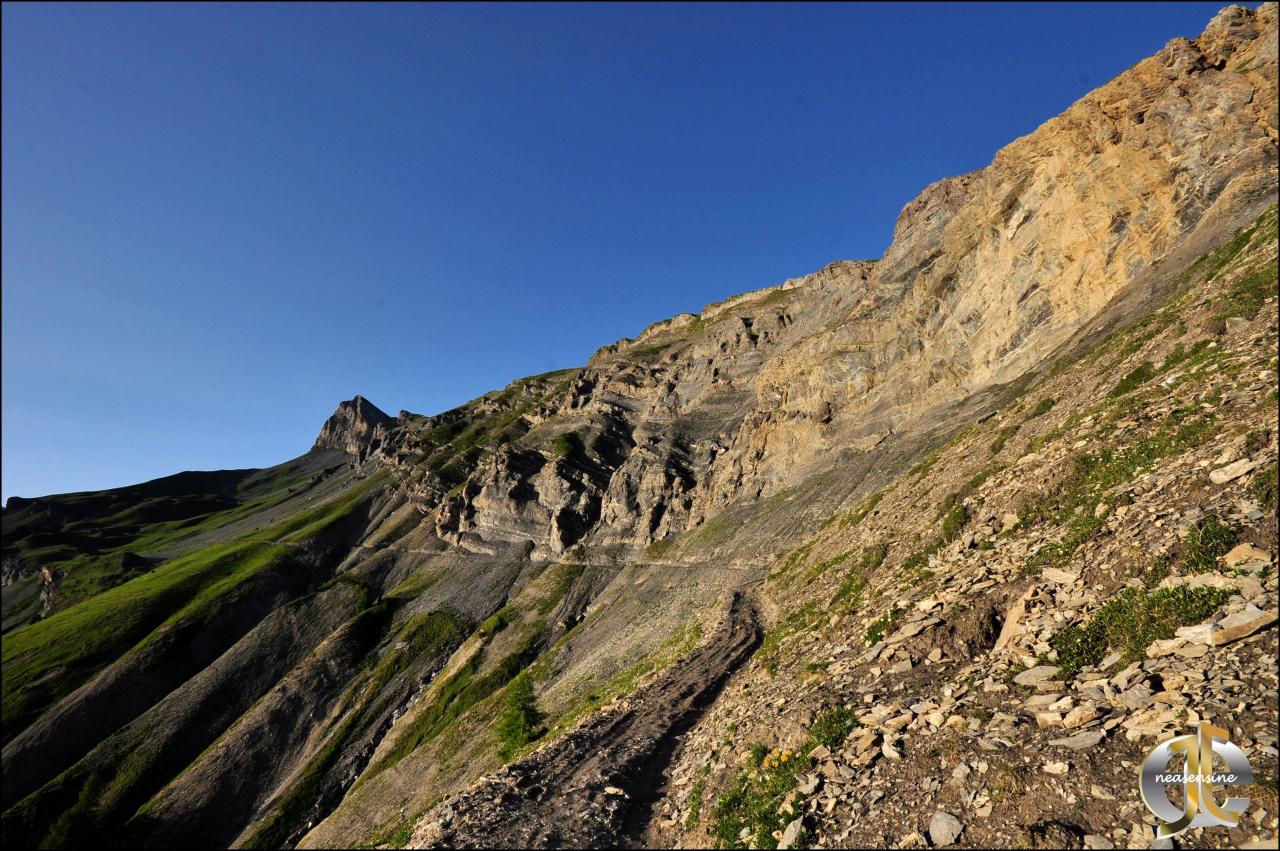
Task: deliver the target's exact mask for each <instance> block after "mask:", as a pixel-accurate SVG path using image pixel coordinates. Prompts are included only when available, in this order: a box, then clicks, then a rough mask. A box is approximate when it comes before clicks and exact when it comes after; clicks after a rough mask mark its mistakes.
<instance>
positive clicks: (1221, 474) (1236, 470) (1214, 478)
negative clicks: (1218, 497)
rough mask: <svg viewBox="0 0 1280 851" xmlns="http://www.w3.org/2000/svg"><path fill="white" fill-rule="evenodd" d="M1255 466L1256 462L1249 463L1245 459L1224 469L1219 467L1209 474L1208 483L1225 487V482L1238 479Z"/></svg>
mask: <svg viewBox="0 0 1280 851" xmlns="http://www.w3.org/2000/svg"><path fill="white" fill-rule="evenodd" d="M1257 466H1258V463H1257V462H1254V461H1250V460H1249V459H1247V458H1245V459H1242V460H1240V461H1235V462H1233V463H1231V464H1228V465H1227V466H1225V467H1219V468H1218V469H1216V470H1214V471H1212V472H1211V473H1209V481H1211V482H1213V483H1214V484H1215V485H1225V484H1226V483H1227V482H1231V481H1234V480H1236V479H1238V478H1240V477H1241V476H1243V475H1244V474H1245V473H1247V472H1249V471H1250V470H1252V469H1253V468H1255V467H1257Z"/></svg>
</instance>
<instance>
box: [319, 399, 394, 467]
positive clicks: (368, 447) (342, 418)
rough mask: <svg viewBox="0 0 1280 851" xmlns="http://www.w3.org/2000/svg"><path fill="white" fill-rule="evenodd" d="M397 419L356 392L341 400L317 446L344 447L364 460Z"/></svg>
mask: <svg viewBox="0 0 1280 851" xmlns="http://www.w3.org/2000/svg"><path fill="white" fill-rule="evenodd" d="M394 422H395V418H394V417H391V416H389V415H388V414H386V413H385V412H383V411H382V410H381V409H379V408H378V406H377V405H375V404H373V403H372V402H370V401H369V400H368V399H366V398H364V397H363V396H360V395H356V396H354V397H352V398H351V399H349V400H347V401H345V402H339V403H338V408H337V410H335V411H334V412H333V414H332V415H331V416H330V417H329V419H327V420H325V423H324V426H323V427H322V428H321V429H320V434H319V435H318V436H317V437H316V442H315V445H314V446H313V448H314V449H340V450H342V451H343V452H347V453H349V454H351V455H355V456H356V457H357V458H359V459H360V460H361V461H363V460H364V459H365V457H366V456H367V455H368V454H369V453H370V452H371V451H373V450H376V449H377V447H378V445H380V442H381V435H383V434H385V432H386V429H387V427H388V426H389V425H390V424H392V423H394Z"/></svg>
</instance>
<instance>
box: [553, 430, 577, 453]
mask: <svg viewBox="0 0 1280 851" xmlns="http://www.w3.org/2000/svg"><path fill="white" fill-rule="evenodd" d="M551 449H552V452H553V454H554V455H555V457H557V458H573V457H576V456H578V455H581V454H582V452H583V444H582V438H581V437H579V436H578V433H577V432H576V431H566V432H565V433H563V434H558V435H556V436H555V438H554V439H553V440H552V441H551Z"/></svg>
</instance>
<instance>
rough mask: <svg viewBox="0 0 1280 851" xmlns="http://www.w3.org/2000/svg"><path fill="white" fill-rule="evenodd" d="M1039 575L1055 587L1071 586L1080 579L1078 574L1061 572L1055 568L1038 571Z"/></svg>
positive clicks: (1066, 571) (1067, 571)
mask: <svg viewBox="0 0 1280 851" xmlns="http://www.w3.org/2000/svg"><path fill="white" fill-rule="evenodd" d="M1040 575H1041V576H1042V577H1044V578H1045V579H1047V580H1049V581H1050V582H1052V583H1054V584H1055V585H1071V584H1072V583H1074V582H1075V581H1076V580H1077V579H1079V578H1080V574H1078V573H1072V572H1071V571H1069V570H1062V569H1061V568H1057V567H1046V568H1045V569H1044V570H1042V571H1040Z"/></svg>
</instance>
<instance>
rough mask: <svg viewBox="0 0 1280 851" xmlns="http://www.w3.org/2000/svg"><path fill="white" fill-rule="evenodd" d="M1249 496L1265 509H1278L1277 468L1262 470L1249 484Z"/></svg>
mask: <svg viewBox="0 0 1280 851" xmlns="http://www.w3.org/2000/svg"><path fill="white" fill-rule="evenodd" d="M1249 495H1250V496H1252V497H1253V498H1254V499H1256V500H1257V501H1258V505H1260V506H1262V507H1263V508H1275V507H1276V468H1275V467H1267V468H1266V469H1265V470H1260V471H1259V472H1257V473H1255V474H1254V476H1253V481H1251V482H1249Z"/></svg>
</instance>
